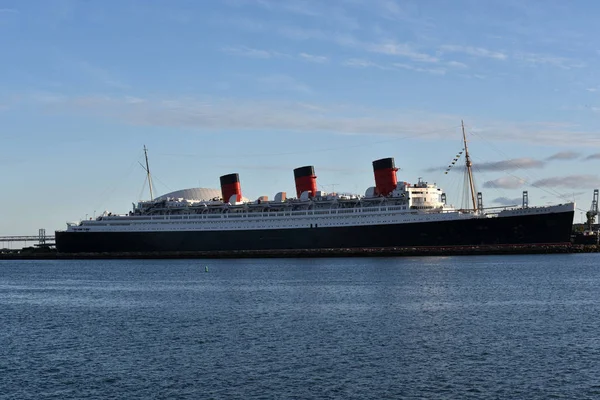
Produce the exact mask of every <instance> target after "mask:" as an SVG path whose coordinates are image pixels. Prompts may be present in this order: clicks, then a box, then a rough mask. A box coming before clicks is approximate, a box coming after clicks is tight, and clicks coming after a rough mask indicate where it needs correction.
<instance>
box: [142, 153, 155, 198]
mask: <svg viewBox="0 0 600 400" xmlns="http://www.w3.org/2000/svg"><path fill="white" fill-rule="evenodd" d="M144 157H145V158H146V174H148V186H149V187H150V201H153V200H154V195H153V194H152V177H151V176H150V166H149V165H148V149H147V148H146V145H144Z"/></svg>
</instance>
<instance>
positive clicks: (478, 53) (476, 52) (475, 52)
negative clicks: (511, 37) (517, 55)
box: [439, 44, 508, 60]
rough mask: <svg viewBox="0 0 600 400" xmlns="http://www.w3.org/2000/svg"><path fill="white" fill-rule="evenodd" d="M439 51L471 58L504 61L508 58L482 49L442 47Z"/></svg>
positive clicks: (454, 46) (502, 54)
mask: <svg viewBox="0 0 600 400" xmlns="http://www.w3.org/2000/svg"><path fill="white" fill-rule="evenodd" d="M439 50H440V51H442V52H444V53H462V54H467V55H469V56H473V57H482V58H492V59H496V60H506V59H507V58H508V56H507V55H506V54H504V53H502V52H499V51H492V50H488V49H485V48H483V47H472V46H458V45H449V44H447V45H443V46H440V47H439Z"/></svg>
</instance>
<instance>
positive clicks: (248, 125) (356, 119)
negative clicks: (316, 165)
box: [5, 75, 600, 171]
mask: <svg viewBox="0 0 600 400" xmlns="http://www.w3.org/2000/svg"><path fill="white" fill-rule="evenodd" d="M258 82H259V83H262V84H263V86H264V89H265V90H269V91H278V90H279V91H281V90H288V91H289V90H292V91H298V92H299V93H304V94H306V93H312V88H310V87H308V86H307V85H306V84H304V83H302V82H298V81H296V80H295V79H293V78H291V77H288V76H286V75H274V76H267V77H262V78H259V80H258ZM132 99H135V100H133V101H132ZM6 100H7V101H8V103H6V104H5V105H6V106H7V107H11V109H12V108H17V107H36V106H37V107H40V108H43V109H44V111H46V112H52V113H62V114H65V113H66V114H68V115H72V116H86V115H87V116H92V117H101V118H103V119H107V120H110V119H113V120H119V121H122V122H124V123H127V124H132V125H141V126H157V127H170V128H189V129H196V130H210V131H215V130H230V129H238V130H261V131H268V130H276V131H294V132H298V131H302V132H314V133H320V132H331V133H338V134H355V135H380V136H389V137H396V138H401V137H407V136H411V137H415V138H417V139H443V140H447V139H448V138H449V137H456V136H455V135H458V133H457V126H458V123H457V121H460V120H461V116H458V115H448V114H443V113H434V112H425V111H419V110H414V109H396V108H375V107H364V106H358V105H352V104H347V103H346V104H344V103H317V102H314V101H311V104H310V107H304V106H301V105H300V103H299V102H297V101H285V100H260V99H252V98H250V99H243V98H220V97H209V96H199V97H198V96H197V97H166V98H160V97H143V96H139V95H136V94H134V93H131V94H128V95H127V96H102V95H87V96H69V95H65V94H60V93H30V94H22V95H20V96H19V97H18V99H17V98H14V99H6ZM468 120H470V121H471V123H470V124H469V125H470V127H469V131H470V133H471V134H477V136H480V137H481V138H482V139H485V140H487V141H494V140H498V141H502V142H504V143H506V142H513V143H535V144H536V145H540V144H542V145H546V146H551V145H552V146H562V145H572V144H573V143H574V142H577V143H579V144H580V145H581V146H587V147H592V146H595V147H597V148H598V147H600V133H599V132H595V131H579V130H577V129H576V128H577V126H576V125H575V126H571V125H568V124H559V123H551V122H538V123H516V122H510V121H503V122H499V121H493V120H492V121H489V120H488V121H486V120H479V121H478V120H475V119H472V118H468ZM453 135H454V136H453ZM543 165H544V162H543V161H537V160H532V159H530V158H521V159H514V160H507V161H500V162H495V163H482V164H478V163H475V165H474V168H475V169H476V170H494V171H501V170H514V169H519V168H539V167H542V166H543ZM444 169H445V166H444V167H440V168H439V169H436V170H438V171H439V170H442V171H443V170H444Z"/></svg>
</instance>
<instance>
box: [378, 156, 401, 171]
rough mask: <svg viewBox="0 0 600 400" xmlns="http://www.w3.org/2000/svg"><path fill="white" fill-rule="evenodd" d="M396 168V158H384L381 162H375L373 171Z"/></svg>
mask: <svg viewBox="0 0 600 400" xmlns="http://www.w3.org/2000/svg"><path fill="white" fill-rule="evenodd" d="M388 168H396V166H395V165H394V158H393V157H390V158H382V159H380V160H375V161H373V170H374V171H377V170H380V169H388Z"/></svg>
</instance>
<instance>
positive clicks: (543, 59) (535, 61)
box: [515, 53, 586, 69]
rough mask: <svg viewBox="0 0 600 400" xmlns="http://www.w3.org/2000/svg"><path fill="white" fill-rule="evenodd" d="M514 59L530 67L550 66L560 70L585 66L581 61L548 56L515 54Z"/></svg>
mask: <svg viewBox="0 0 600 400" xmlns="http://www.w3.org/2000/svg"><path fill="white" fill-rule="evenodd" d="M515 58H516V59H517V60H520V61H522V62H524V63H525V64H529V65H532V66H539V65H551V66H554V67H558V68H562V69H572V68H583V67H585V66H586V64H585V63H584V62H582V61H577V60H573V59H570V58H566V57H559V56H554V55H548V54H536V53H517V54H515Z"/></svg>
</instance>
